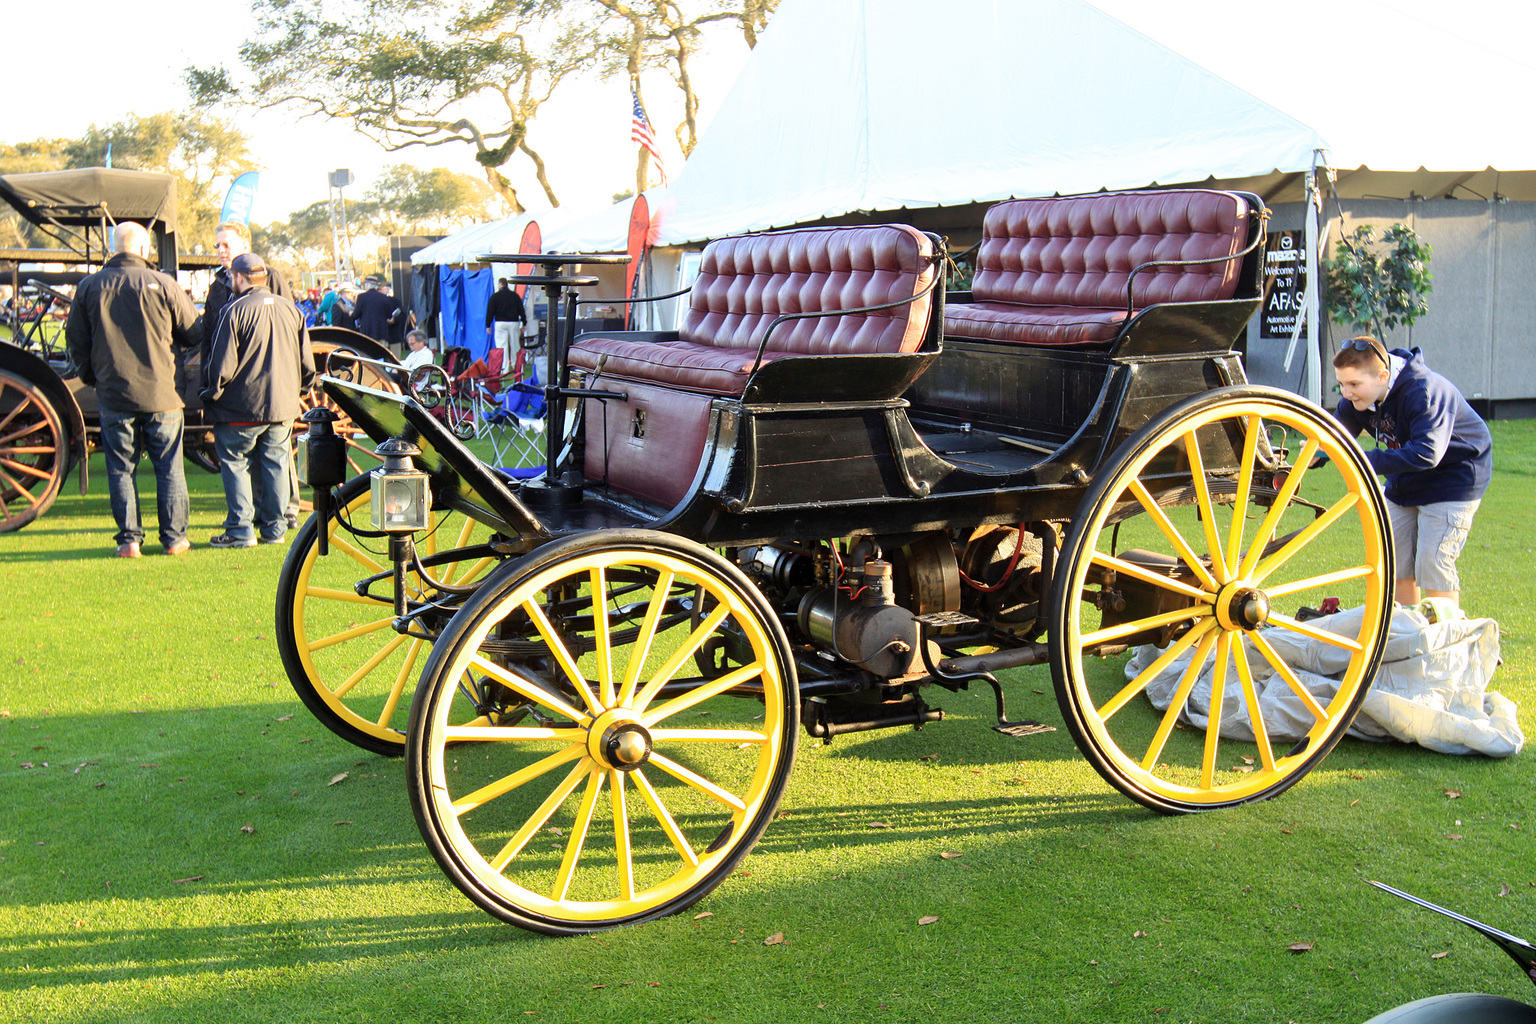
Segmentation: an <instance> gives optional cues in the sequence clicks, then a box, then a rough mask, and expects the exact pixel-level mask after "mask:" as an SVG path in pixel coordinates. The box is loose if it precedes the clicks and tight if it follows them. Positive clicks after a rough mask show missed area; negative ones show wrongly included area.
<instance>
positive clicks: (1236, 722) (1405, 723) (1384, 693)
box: [1125, 608, 1525, 757]
mask: <svg viewBox="0 0 1536 1024" xmlns="http://www.w3.org/2000/svg"><path fill="white" fill-rule="evenodd" d="M1361 614H1362V613H1361V609H1359V608H1351V609H1346V610H1344V611H1341V612H1339V613H1338V614H1336V615H1329V616H1324V617H1322V618H1318V619H1313V620H1312V621H1311V622H1310V623H1308V625H1311V626H1316V627H1318V628H1321V629H1328V630H1331V631H1333V632H1336V633H1340V634H1347V635H1349V636H1355V635H1357V634H1358V632H1359V628H1360V616H1361ZM1264 637H1265V639H1266V640H1268V641H1269V643H1270V645H1271V646H1272V647H1274V648H1275V651H1276V653H1277V654H1279V655H1280V657H1281V658H1282V659H1284V661H1285V663H1286V664H1287V665H1289V666H1290V667H1291V668H1292V669H1293V670H1294V673H1295V675H1296V677H1297V679H1298V680H1299V681H1300V682H1301V684H1302V685H1303V686H1305V687H1306V689H1307V691H1308V692H1309V693H1311V694H1312V695H1313V696H1314V697H1316V698H1317V700H1318V702H1319V703H1321V704H1326V703H1327V702H1328V701H1329V700H1330V699H1331V698H1332V697H1333V695H1334V694H1335V693H1336V692H1337V691H1338V681H1337V679H1335V678H1333V677H1334V676H1336V675H1338V674H1341V673H1342V672H1343V671H1344V668H1345V664H1346V662H1347V660H1348V657H1349V654H1348V652H1347V651H1345V650H1344V649H1342V648H1339V647H1334V646H1332V645H1330V644H1325V643H1322V642H1321V641H1317V640H1311V639H1308V638H1307V637H1304V636H1301V635H1299V634H1297V633H1293V632H1290V631H1289V630H1283V629H1266V630H1265V631H1264ZM1161 653H1162V652H1161V651H1160V650H1159V649H1158V648H1156V647H1153V646H1150V645H1149V646H1145V647H1140V648H1138V649H1137V650H1136V651H1135V652H1134V653H1133V655H1132V657H1131V660H1130V662H1129V663H1128V664H1127V665H1126V669H1125V671H1126V677H1127V678H1128V679H1133V678H1135V677H1136V676H1137V675H1139V674H1140V673H1141V671H1142V670H1143V669H1145V668H1146V667H1147V666H1148V665H1150V664H1151V663H1152V662H1153V661H1155V660H1156V659H1157V657H1158V655H1159V654H1161ZM1192 656H1193V655H1192V653H1186V654H1185V655H1184V656H1182V657H1181V658H1179V659H1177V660H1176V661H1174V663H1173V664H1172V665H1169V666H1168V667H1167V668H1166V669H1164V670H1163V672H1162V673H1161V674H1160V675H1159V676H1157V678H1155V679H1154V680H1153V681H1152V683H1151V684H1150V685H1149V686H1148V687H1147V689H1146V694H1147V697H1148V699H1150V700H1151V702H1152V705H1153V706H1154V707H1155V708H1157V709H1158V710H1159V711H1164V710H1167V708H1168V705H1169V703H1170V702H1171V701H1172V700H1173V695H1174V693H1175V691H1176V690H1177V689H1178V686H1179V681H1180V679H1181V678H1182V677H1183V675H1184V672H1185V670H1186V669H1188V667H1189V661H1190V658H1191V657H1192ZM1498 662H1499V624H1498V623H1497V622H1495V621H1494V620H1493V619H1466V618H1459V619H1446V620H1442V621H1439V622H1430V621H1429V620H1427V619H1426V618H1424V616H1422V615H1420V614H1419V613H1418V611H1416V610H1414V609H1411V608H1397V609H1396V610H1395V611H1394V612H1393V613H1392V628H1391V632H1390V634H1389V635H1388V639H1387V646H1386V650H1385V652H1384V653H1383V655H1382V660H1381V668H1380V671H1379V672H1378V673H1377V675H1376V682H1375V684H1374V685H1373V686H1372V687H1371V690H1370V692H1369V693H1368V694H1367V695H1366V698H1365V703H1364V704H1363V705H1362V706H1361V709H1360V715H1359V717H1357V718H1356V719H1355V723H1354V726H1353V728H1351V730H1350V735H1352V736H1357V737H1361V738H1365V739H1396V740H1402V741H1403V742H1405V743H1417V744H1418V745H1420V746H1422V747H1427V748H1429V749H1430V750H1434V751H1438V752H1439V753H1442V754H1484V755H1487V756H1488V757H1509V756H1511V755H1513V754H1518V753H1519V752H1520V749H1521V747H1523V746H1524V745H1525V734H1524V733H1523V732H1522V731H1521V729H1520V723H1519V721H1518V720H1517V717H1516V705H1515V703H1514V702H1513V701H1511V700H1509V699H1508V698H1506V697H1504V696H1502V695H1500V694H1498V693H1494V692H1493V691H1491V690H1489V689H1488V684H1489V682H1490V681H1491V680H1492V679H1493V673H1494V668H1495V667H1496V666H1497V665H1498ZM1249 664H1250V666H1251V668H1252V670H1253V674H1254V686H1255V687H1256V688H1258V690H1259V691H1260V692H1259V706H1260V711H1261V713H1262V714H1263V716H1264V724H1265V727H1266V728H1267V729H1268V731H1269V736H1270V739H1271V740H1272V741H1274V742H1288V741H1294V740H1298V739H1300V738H1301V737H1302V736H1303V735H1305V734H1306V732H1307V731H1308V730H1309V729H1310V728H1311V727H1312V725H1313V724H1314V719H1313V717H1312V715H1311V713H1310V712H1309V711H1308V710H1307V709H1306V707H1305V706H1304V705H1303V704H1302V702H1301V699H1300V698H1299V697H1297V696H1296V694H1295V693H1294V692H1293V691H1292V690H1291V688H1290V687H1289V686H1288V685H1286V683H1285V681H1284V680H1282V679H1281V678H1280V677H1279V676H1278V675H1277V674H1276V673H1275V672H1274V671H1273V669H1271V668H1270V666H1269V664H1268V663H1267V662H1265V661H1263V659H1252V660H1251V661H1250V662H1249ZM1214 671H1215V660H1214V659H1211V660H1210V661H1209V662H1208V663H1207V665H1206V666H1205V668H1204V670H1203V671H1202V672H1201V674H1200V677H1199V679H1198V680H1197V681H1196V683H1195V686H1194V689H1193V690H1192V691H1191V693H1190V696H1189V700H1188V701H1187V702H1186V703H1185V706H1184V712H1183V714H1182V715H1181V716H1180V717H1181V718H1182V719H1183V720H1184V721H1186V722H1188V723H1189V724H1190V725H1192V726H1194V727H1195V728H1197V729H1204V728H1206V726H1207V725H1208V723H1209V722H1210V707H1211V680H1212V676H1213V674H1214ZM1227 680H1228V685H1227V686H1226V688H1225V690H1224V692H1223V694H1222V702H1221V703H1222V708H1221V712H1222V714H1221V720H1222V727H1221V735H1222V738H1223V739H1232V740H1246V741H1249V742H1252V740H1253V738H1254V737H1253V727H1252V725H1251V724H1250V723H1249V718H1248V708H1247V705H1246V703H1245V702H1244V700H1243V694H1242V688H1241V687H1240V686H1238V685H1237V672H1236V669H1235V668H1234V667H1233V666H1232V665H1231V664H1230V663H1229V664H1228V671H1227Z"/></svg>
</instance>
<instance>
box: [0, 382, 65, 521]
mask: <svg viewBox="0 0 1536 1024" xmlns="http://www.w3.org/2000/svg"><path fill="white" fill-rule="evenodd" d="M68 467H69V444H68V435H67V434H66V433H65V429H64V423H63V420H62V419H61V418H60V416H59V413H58V410H57V409H55V408H54V407H53V403H52V402H50V401H49V399H48V396H47V395H46V394H45V393H44V392H43V390H42V389H41V388H39V387H37V386H36V385H34V384H33V383H31V382H30V381H28V380H27V379H25V378H24V377H21V376H19V375H17V374H13V373H9V372H7V371H5V370H0V533H7V532H9V531H11V530H19V529H21V528H22V527H23V526H26V525H27V524H28V523H30V522H31V521H32V520H34V519H36V518H37V517H38V516H40V515H42V514H43V513H44V512H46V511H47V510H48V506H50V505H52V504H53V499H55V498H57V497H58V496H59V488H60V487H61V486H62V485H63V483H64V474H65V472H66V471H67V470H68Z"/></svg>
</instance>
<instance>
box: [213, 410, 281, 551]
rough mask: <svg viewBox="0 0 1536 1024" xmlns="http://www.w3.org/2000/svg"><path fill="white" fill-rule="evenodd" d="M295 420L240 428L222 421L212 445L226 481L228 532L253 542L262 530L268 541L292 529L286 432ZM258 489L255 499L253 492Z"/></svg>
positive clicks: (225, 519) (226, 530)
mask: <svg viewBox="0 0 1536 1024" xmlns="http://www.w3.org/2000/svg"><path fill="white" fill-rule="evenodd" d="M292 429H293V425H292V424H291V423H258V424H256V425H255V426H253V427H236V426H231V425H230V424H228V423H218V424H215V425H214V428H213V444H214V447H215V448H216V449H217V450H218V453H219V475H220V476H221V477H223V479H224V503H225V504H226V505H228V506H229V514H228V515H227V516H225V517H224V532H225V533H227V534H229V535H230V536H231V537H238V538H240V539H241V540H250V539H251V538H253V537H255V536H256V532H257V531H260V533H261V535H262V536H263V537H265V538H267V539H268V540H277V539H279V538H281V537H282V536H283V535H284V534H285V533H287V532H288V520H287V518H286V513H287V509H288V460H289V449H288V435H289V432H290V431H292ZM253 490H254V492H255V493H254V498H253V496H252V491H253Z"/></svg>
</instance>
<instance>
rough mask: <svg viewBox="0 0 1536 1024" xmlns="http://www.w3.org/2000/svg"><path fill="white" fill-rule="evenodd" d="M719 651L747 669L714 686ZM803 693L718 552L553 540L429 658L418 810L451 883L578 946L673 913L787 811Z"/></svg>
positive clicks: (678, 543) (417, 742) (625, 536)
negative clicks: (714, 657)
mask: <svg viewBox="0 0 1536 1024" xmlns="http://www.w3.org/2000/svg"><path fill="white" fill-rule="evenodd" d="M721 644H724V645H728V646H729V647H730V649H731V650H732V651H734V652H736V653H737V654H739V655H741V663H740V664H739V665H736V666H735V667H732V668H731V669H730V670H729V671H726V672H724V673H723V674H718V675H715V674H710V675H707V676H706V675H703V674H701V673H700V672H699V670H698V667H697V665H696V663H695V656H696V655H697V654H698V652H699V651H701V650H703V649H705V648H706V647H707V646H710V645H716V646H718V645H721ZM796 694H797V687H796V683H795V674H794V665H793V661H792V657H791V654H790V651H789V647H788V644H787V642H786V640H785V638H784V634H783V631H782V630H781V629H780V628H779V625H778V623H777V622H776V621H775V619H774V617H773V615H772V612H771V609H769V607H768V606H767V604H766V602H765V601H764V600H763V599H762V596H761V595H760V594H758V592H757V591H756V589H755V588H754V587H753V586H752V585H751V583H750V582H748V581H747V580H746V578H745V577H743V576H742V575H741V573H740V572H739V571H738V570H737V569H735V568H734V567H733V566H731V565H730V564H729V563H727V562H725V561H724V560H723V559H721V558H720V557H719V556H718V555H716V554H714V553H713V552H711V551H709V550H707V549H705V548H703V547H700V546H699V545H697V544H693V543H691V542H688V541H684V540H680V539H678V538H675V537H671V536H668V535H665V534H660V533H653V532H649V531H643V530H627V531H621V530H607V531H601V532H598V533H592V534H583V535H580V536H577V537H573V538H568V539H566V540H561V541H555V542H552V543H550V544H547V545H545V546H544V547H542V548H539V549H538V550H536V551H534V552H533V553H532V554H531V555H529V556H527V557H526V558H525V559H523V560H522V561H520V562H517V563H512V564H508V565H506V566H504V567H503V568H502V569H500V570H498V571H497V572H496V574H495V575H494V576H493V577H492V578H491V579H490V580H488V581H487V582H486V584H485V586H483V587H482V588H481V589H480V591H479V592H478V593H477V594H475V596H474V597H472V598H471V599H470V600H469V601H468V602H467V603H466V604H465V606H464V608H463V610H462V611H460V612H459V614H458V615H457V616H455V618H454V620H453V622H452V623H450V624H449V627H448V629H447V630H446V631H445V632H444V634H443V636H442V637H441V639H439V641H438V643H437V644H436V645H435V646H434V647H433V650H432V656H431V658H430V659H429V660H428V663H427V667H426V669H425V671H424V672H423V674H422V679H421V684H420V686H419V687H418V689H417V693H416V699H415V701H414V703H413V705H412V708H411V723H410V730H409V733H410V735H409V740H408V744H407V749H406V766H407V774H408V776H409V779H410V787H411V789H410V795H411V806H412V809H413V810H414V811H415V815H416V821H417V824H418V825H419V826H420V828H421V833H422V836H423V837H424V838H425V839H426V841H427V844H428V846H429V847H430V848H431V850H432V854H433V856H434V857H436V858H437V861H438V863H439V864H440V865H441V866H442V868H443V870H444V871H445V872H446V873H447V875H448V877H449V878H450V879H451V880H452V881H453V883H454V884H455V885H457V886H458V887H459V889H460V890H462V891H463V892H464V893H465V895H467V896H468V897H469V898H470V899H471V900H473V901H474V902H475V903H476V904H477V905H479V906H480V907H481V908H482V909H484V910H486V911H487V912H489V913H490V914H492V915H494V916H496V917H498V918H500V919H502V920H504V921H508V922H511V923H513V924H516V925H520V926H522V927H525V928H530V929H533V930H535V931H541V932H546V933H549V934H578V933H585V932H593V931H600V930H602V929H606V928H613V927H617V926H619V925H625V924H634V923H637V922H640V921H646V920H650V919H652V918H656V917H661V916H663V915H666V914H671V913H675V912H676V911H679V910H681V909H683V908H684V907H687V906H689V905H691V904H692V903H694V902H695V901H697V900H698V899H700V898H701V897H702V896H704V894H705V893H707V892H709V891H710V890H711V889H713V888H714V887H715V886H716V885H719V884H720V882H721V881H722V880H724V879H725V878H726V876H728V875H729V874H730V872H731V871H732V870H733V869H734V867H735V865H736V864H737V863H738V862H739V861H740V860H741V858H742V857H744V856H745V855H746V854H747V852H748V851H749V850H750V849H751V848H752V846H753V845H754V844H755V843H756V842H757V839H758V837H759V836H760V835H761V834H762V832H763V830H764V829H765V828H766V827H767V826H768V822H769V821H770V820H771V819H772V817H773V814H774V810H775V808H776V807H777V806H778V803H779V798H780V795H781V794H782V793H783V790H784V784H785V780H786V779H787V778H788V775H789V769H790V764H791V762H792V761H793V759H794V751H795V738H796V727H797V725H798V719H799V715H798V703H797V699H796Z"/></svg>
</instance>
